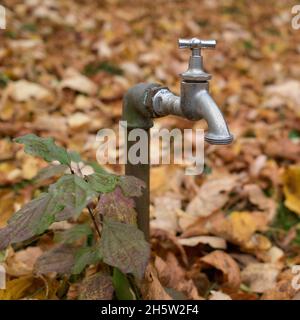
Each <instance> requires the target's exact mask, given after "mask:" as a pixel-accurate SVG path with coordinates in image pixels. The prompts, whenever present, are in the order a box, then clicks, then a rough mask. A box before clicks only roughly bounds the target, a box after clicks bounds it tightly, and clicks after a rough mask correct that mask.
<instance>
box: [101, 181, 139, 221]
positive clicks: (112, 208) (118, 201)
mask: <svg viewBox="0 0 300 320" xmlns="http://www.w3.org/2000/svg"><path fill="white" fill-rule="evenodd" d="M96 212H97V213H99V214H100V215H103V216H105V217H110V218H112V219H114V220H117V221H120V222H124V223H129V224H135V223H136V216H137V214H136V211H135V210H134V201H133V200H132V199H130V198H127V197H125V196H124V195H123V193H122V191H121V189H120V188H119V187H118V188H116V189H115V190H114V191H113V192H110V193H105V194H103V195H102V196H101V198H100V201H99V202H98V205H97V207H96Z"/></svg>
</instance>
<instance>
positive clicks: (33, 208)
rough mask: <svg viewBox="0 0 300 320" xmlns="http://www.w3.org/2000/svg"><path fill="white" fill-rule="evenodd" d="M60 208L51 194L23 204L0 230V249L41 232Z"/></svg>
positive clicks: (51, 221) (50, 222)
mask: <svg viewBox="0 0 300 320" xmlns="http://www.w3.org/2000/svg"><path fill="white" fill-rule="evenodd" d="M62 209H63V207H62V206H61V204H59V203H58V202H57V201H56V200H55V197H54V196H53V195H51V194H42V195H41V196H40V197H38V198H37V199H34V200H32V201H30V202H29V203H27V204H25V205H24V206H23V208H22V209H20V210H19V211H17V212H16V213H15V214H14V215H13V216H12V218H11V219H10V220H9V221H8V225H7V226H6V227H5V228H3V229H1V230H0V250H2V249H4V248H6V247H7V246H8V245H9V244H12V243H17V242H21V241H24V240H27V239H29V238H31V237H33V236H35V235H38V234H41V233H43V232H44V231H45V230H47V228H48V227H49V226H50V225H51V224H52V223H53V222H54V221H55V214H56V213H58V212H59V211H61V210H62Z"/></svg>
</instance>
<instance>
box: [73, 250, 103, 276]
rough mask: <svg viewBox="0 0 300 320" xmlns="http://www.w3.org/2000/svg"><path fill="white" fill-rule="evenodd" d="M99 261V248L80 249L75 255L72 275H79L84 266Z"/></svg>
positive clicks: (100, 257) (100, 256) (100, 258)
mask: <svg viewBox="0 0 300 320" xmlns="http://www.w3.org/2000/svg"><path fill="white" fill-rule="evenodd" d="M101 260H102V255H101V252H100V249H99V247H85V248H80V249H79V250H78V251H77V252H76V254H75V262H74V266H73V268H72V270H71V271H72V273H73V274H80V273H81V272H82V271H83V270H84V268H85V267H86V266H88V265H91V264H96V263H98V262H100V261H101Z"/></svg>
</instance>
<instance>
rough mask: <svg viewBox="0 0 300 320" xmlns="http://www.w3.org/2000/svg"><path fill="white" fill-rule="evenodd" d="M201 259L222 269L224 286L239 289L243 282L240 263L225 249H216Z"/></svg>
mask: <svg viewBox="0 0 300 320" xmlns="http://www.w3.org/2000/svg"><path fill="white" fill-rule="evenodd" d="M201 261H202V262H204V263H206V264H208V265H210V266H212V267H214V268H216V269H218V270H220V271H222V273H223V276H224V279H223V281H224V286H225V287H228V288H232V289H238V288H239V286H240V283H241V275H240V268H239V266H238V264H237V263H236V262H235V261H234V260H233V259H232V258H231V256H230V255H229V254H227V253H226V252H224V251H220V250H215V251H213V252H211V253H209V254H208V255H206V256H205V257H203V258H201Z"/></svg>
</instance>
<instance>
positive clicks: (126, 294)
mask: <svg viewBox="0 0 300 320" xmlns="http://www.w3.org/2000/svg"><path fill="white" fill-rule="evenodd" d="M112 281H113V285H114V288H115V292H116V296H117V298H118V300H135V296H134V293H133V291H132V289H131V286H130V283H129V280H128V279H127V277H126V275H125V274H124V273H122V272H121V271H120V270H119V269H118V268H114V271H113V278H112Z"/></svg>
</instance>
